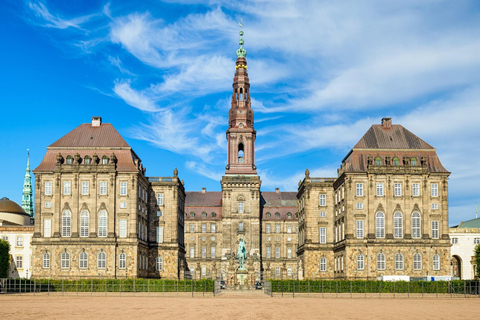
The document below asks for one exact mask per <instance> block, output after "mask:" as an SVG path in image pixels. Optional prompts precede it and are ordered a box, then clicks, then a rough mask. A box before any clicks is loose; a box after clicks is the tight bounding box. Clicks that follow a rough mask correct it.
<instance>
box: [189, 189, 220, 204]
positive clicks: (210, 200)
mask: <svg viewBox="0 0 480 320" xmlns="http://www.w3.org/2000/svg"><path fill="white" fill-rule="evenodd" d="M185 193H186V198H185V207H217V206H220V207H221V206H222V192H221V191H213V192H212V191H205V192H202V191H187V192H185Z"/></svg>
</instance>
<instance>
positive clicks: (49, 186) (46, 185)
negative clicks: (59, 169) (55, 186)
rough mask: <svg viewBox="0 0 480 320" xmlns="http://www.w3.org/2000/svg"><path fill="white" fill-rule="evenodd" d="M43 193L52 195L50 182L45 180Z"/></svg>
mask: <svg viewBox="0 0 480 320" xmlns="http://www.w3.org/2000/svg"><path fill="white" fill-rule="evenodd" d="M45 195H46V196H51V195H52V182H51V181H46V182H45Z"/></svg>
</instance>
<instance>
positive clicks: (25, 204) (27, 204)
mask: <svg viewBox="0 0 480 320" xmlns="http://www.w3.org/2000/svg"><path fill="white" fill-rule="evenodd" d="M22 208H23V210H25V212H26V213H28V214H29V215H30V217H32V218H33V191H32V175H31V171H30V150H29V149H27V169H26V172H25V180H24V181H23V195H22Z"/></svg>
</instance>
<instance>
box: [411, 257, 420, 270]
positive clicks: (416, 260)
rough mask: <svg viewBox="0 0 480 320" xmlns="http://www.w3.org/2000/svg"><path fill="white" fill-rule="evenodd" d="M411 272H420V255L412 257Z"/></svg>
mask: <svg viewBox="0 0 480 320" xmlns="http://www.w3.org/2000/svg"><path fill="white" fill-rule="evenodd" d="M413 270H422V255H421V254H420V253H415V254H414V255H413Z"/></svg>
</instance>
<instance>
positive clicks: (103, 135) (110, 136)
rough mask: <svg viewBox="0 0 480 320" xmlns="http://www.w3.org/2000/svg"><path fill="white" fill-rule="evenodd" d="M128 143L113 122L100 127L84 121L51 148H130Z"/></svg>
mask: <svg viewBox="0 0 480 320" xmlns="http://www.w3.org/2000/svg"><path fill="white" fill-rule="evenodd" d="M129 147H130V146H129V145H128V143H127V142H126V141H125V140H124V139H123V138H122V136H121V135H120V134H119V133H118V132H117V130H115V128H114V127H113V126H112V124H111V123H102V124H101V125H100V126H98V127H94V126H92V124H91V123H84V124H81V125H80V126H78V127H76V128H75V129H73V130H72V131H70V132H69V133H67V134H66V135H64V136H63V137H61V138H60V139H58V140H57V141H55V142H54V143H52V144H51V145H50V146H49V148H129Z"/></svg>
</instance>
